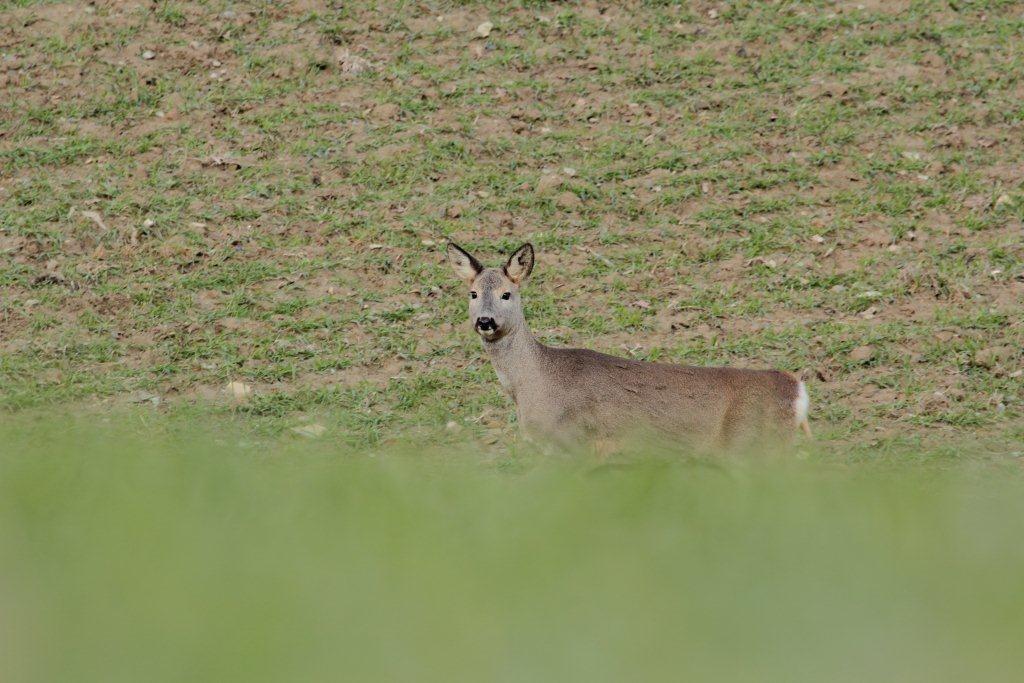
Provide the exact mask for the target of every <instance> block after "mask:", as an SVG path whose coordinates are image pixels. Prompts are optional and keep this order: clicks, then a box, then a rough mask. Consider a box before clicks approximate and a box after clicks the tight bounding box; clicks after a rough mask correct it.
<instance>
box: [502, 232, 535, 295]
mask: <svg viewBox="0 0 1024 683" xmlns="http://www.w3.org/2000/svg"><path fill="white" fill-rule="evenodd" d="M531 270H533V245H532V244H530V243H529V242H527V243H526V244H524V245H523V246H521V247H519V248H518V249H516V250H515V252H513V253H512V255H511V256H509V257H508V263H506V264H505V275H508V279H509V280H512V282H514V283H516V284H517V285H518V284H520V283H522V282H523V280H525V279H526V278H527V277H529V275H530V271H531Z"/></svg>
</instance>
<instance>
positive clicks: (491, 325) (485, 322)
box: [476, 318, 498, 332]
mask: <svg viewBox="0 0 1024 683" xmlns="http://www.w3.org/2000/svg"><path fill="white" fill-rule="evenodd" d="M476 329H478V330H483V331H484V332H486V331H488V330H496V329H498V325H497V324H496V323H495V322H494V318H477V319H476Z"/></svg>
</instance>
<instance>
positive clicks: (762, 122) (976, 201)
mask: <svg viewBox="0 0 1024 683" xmlns="http://www.w3.org/2000/svg"><path fill="white" fill-rule="evenodd" d="M376 7H377V4H376V3H366V4H360V3H343V4H341V5H340V6H339V7H332V8H326V7H324V6H323V5H322V4H320V3H311V2H295V3H251V4H242V3H233V4H230V5H228V4H224V3H219V2H215V3H183V2H181V3H179V2H160V3H137V4H134V3H121V2H116V3H114V2H102V1H101V2H96V3H94V4H85V3H35V2H26V1H24V0H21V1H19V2H14V3H6V4H5V5H4V8H3V9H2V10H0V11H2V17H3V21H2V22H0V25H2V28H0V45H2V48H0V51H2V55H0V86H2V87H3V92H4V94H5V97H4V98H3V99H2V101H0V253H2V254H3V260H2V261H0V283H2V290H0V292H2V293H0V383H2V385H3V387H4V389H3V392H2V394H0V403H2V405H3V406H4V407H5V408H7V409H8V410H17V409H23V408H28V407H53V406H68V405H75V406H83V405H85V406H93V405H95V404H97V402H99V405H100V406H101V407H102V408H103V409H105V408H106V407H107V406H109V405H110V404H111V403H114V404H123V403H126V402H132V401H134V402H139V403H143V404H146V405H148V404H156V406H157V408H156V409H157V410H159V411H167V412H171V413H175V412H184V413H186V414H188V413H189V412H190V411H192V412H194V413H206V412H208V411H209V410H210V409H211V408H213V410H214V411H215V412H219V413H221V414H223V415H233V414H235V413H237V412H240V413H241V414H242V415H243V416H250V417H253V418H255V419H256V420H257V422H258V424H260V425H262V426H263V427H264V428H266V429H267V430H269V431H271V432H276V431H282V430H286V429H288V428H291V427H295V426H300V427H301V426H302V425H304V424H307V423H306V422H303V421H302V420H304V419H307V420H309V419H315V420H318V422H316V423H315V424H316V425H317V426H321V425H322V426H323V427H325V428H326V432H318V433H325V434H326V437H328V438H332V439H343V440H348V441H350V442H351V443H358V444H365V443H378V442H380V441H382V440H385V439H389V438H395V437H398V438H418V437H419V436H421V435H422V434H424V433H425V434H430V435H433V436H436V437H438V438H443V435H444V434H450V433H451V431H445V429H444V426H445V425H446V424H447V423H449V422H453V423H454V425H455V426H454V427H453V430H454V429H457V430H459V431H458V434H459V436H458V438H459V439H463V438H465V437H466V436H467V435H471V436H473V437H475V438H478V439H480V440H481V441H482V442H485V443H486V442H492V443H493V442H496V441H498V440H499V438H500V437H501V436H502V435H503V434H509V433H511V430H512V427H511V426H509V424H508V423H509V420H510V419H511V417H512V416H511V410H510V408H509V405H508V403H507V402H506V400H505V399H504V398H503V397H502V396H501V395H500V393H499V390H498V388H497V384H496V382H495V381H494V378H493V373H492V371H491V369H490V368H489V367H488V366H487V365H486V364H485V363H482V362H481V361H480V355H481V354H480V350H479V348H478V345H477V342H476V341H475V340H474V339H472V338H471V336H470V335H469V334H468V333H467V332H466V330H464V329H463V327H462V324H463V318H464V312H463V311H464V302H463V301H462V293H461V290H460V289H459V288H458V287H457V286H456V285H455V283H453V282H452V281H451V278H450V276H449V274H448V273H447V272H446V271H445V269H444V266H443V265H442V254H441V249H440V246H441V245H442V244H443V241H444V240H445V238H446V237H449V236H452V237H455V238H457V239H458V240H459V241H460V242H462V243H464V244H466V246H467V247H470V248H472V249H473V250H474V251H476V252H479V253H481V254H486V253H488V252H490V253H493V254H495V256H497V254H498V252H499V251H503V250H507V249H509V248H511V247H513V246H515V245H517V244H519V243H520V242H522V241H524V240H526V239H529V240H532V241H533V242H534V243H535V244H536V245H537V246H538V250H539V255H540V260H539V264H538V267H537V273H536V274H537V278H536V281H535V282H534V283H533V285H532V286H531V287H530V288H529V291H528V293H527V309H528V315H529V316H530V319H531V322H532V324H533V326H534V328H535V330H536V331H537V332H538V333H540V334H541V336H542V337H543V338H545V339H546V340H548V341H551V342H558V343H568V344H573V345H586V346H590V347H594V348H597V349H601V350H606V351H610V352H614V353H620V354H630V355H633V356H636V357H640V358H646V359H652V360H667V361H678V362H686V363H697V364H724V363H735V364H743V365H774V366H779V367H784V368H789V369H794V370H797V369H808V370H810V371H811V372H812V374H814V375H816V376H817V378H818V379H817V381H816V382H813V383H812V385H811V392H812V399H813V403H812V405H813V414H812V418H813V421H814V423H815V427H816V431H817V432H818V434H819V435H820V437H821V438H823V439H824V440H826V441H835V442H845V443H849V444H853V445H855V446H858V447H862V448H866V447H872V448H873V449H874V452H879V453H880V452H885V450H886V448H888V447H901V446H906V445H913V444H917V443H921V442H923V443H924V444H925V445H928V444H939V443H942V444H947V445H948V444H950V443H960V442H964V441H970V442H971V444H972V447H973V448H974V449H976V450H980V451H981V452H984V451H985V450H986V449H991V450H992V451H993V452H997V453H1005V452H1007V451H1008V450H1010V451H1012V450H1014V449H1016V450H1018V451H1019V443H1020V440H1021V438H1022V437H1024V425H1022V403H1021V401H1022V398H1024V396H1022V392H1021V386H1022V379H1021V371H1022V369H1024V356H1022V351H1021V349H1022V347H1024V327H1022V315H1021V313H1022V304H1021V302H1022V301H1024V228H1022V219H1024V187H1022V184H1021V183H1022V177H1024V176H1022V171H1024V168H1022V165H1021V159H1024V135H1022V120H1024V107H1022V104H1021V103H1022V102H1024V80H1022V75H1024V35H1022V34H1024V16H1022V15H1021V12H1020V6H1019V4H1017V3H1013V2H999V1H992V2H958V3H948V2H884V3H882V2H870V1H865V0H861V2H849V3H847V2H841V3H806V4H805V3H762V2H735V3H728V4H726V3H708V2H694V3H688V4H686V5H685V6H665V5H662V4H661V3H642V4H640V3H636V4H629V5H619V4H614V3H613V4H609V5H607V6H606V5H598V4H594V3H588V2H584V3H580V4H557V5H549V4H546V3H535V2H523V3H520V4H516V5H512V6H506V5H505V4H503V3H490V4H488V5H486V6H481V7H478V8H474V9H471V8H467V7H463V6H461V5H448V4H443V3H442V4H440V5H430V6H429V7H428V6H427V5H424V4H422V3H396V4H395V5H394V6H393V7H389V8H387V9H385V10H381V11H376V9H375V8H376ZM488 24H489V26H488ZM230 382H234V383H235V384H233V385H231V388H227V389H226V387H228V386H229V383H230ZM240 387H241V388H240ZM314 431H316V430H314ZM1007 444H1011V446H1009V447H1008V446H1007ZM1012 444H1016V446H1012Z"/></svg>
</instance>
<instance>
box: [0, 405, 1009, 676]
mask: <svg viewBox="0 0 1024 683" xmlns="http://www.w3.org/2000/svg"><path fill="white" fill-rule="evenodd" d="M0 444H2V446H0V473H2V475H0V595H2V602H3V610H2V613H0V632H2V633H3V637H2V638H0V657H2V659H3V661H4V678H5V680H7V681H12V682H16V683H21V682H23V681H24V682H28V681H56V680H75V681H82V682H88V681H104V682H105V683H110V682H116V681H138V680H146V681H153V682H154V683H155V682H158V681H180V680H185V679H187V680H192V681H206V680H209V681H232V680H239V681H263V680H266V681H283V680H320V679H324V678H332V679H337V678H341V679H344V680H443V681H463V680H465V681H479V680H492V681H521V680H560V681H575V680H581V681H584V680H585V681H621V680H624V679H634V680H636V679H639V680H665V681H669V680H671V681H676V680H680V679H693V678H697V679H700V680H723V681H787V682H792V681H821V680H829V681H863V680H880V679H881V680H901V681H960V680H975V681H997V680H1006V676H1007V674H1008V672H1012V671H1016V670H1019V668H1020V667H1021V666H1022V665H1024V661H1022V659H1021V654H1020V648H1018V647H1017V641H1018V640H1019V634H1020V633H1021V630H1022V629H1024V599H1022V597H1021V595H1020V591H1019V583H1020V576H1021V575H1022V572H1024V551H1022V548H1021V544H1020V543H1019V539H1020V538H1021V534H1022V533H1024V521H1022V520H1024V488H1022V487H1024V479H1021V477H1020V476H1019V473H1018V472H1015V471H1014V467H1013V466H1011V465H1005V466H1002V467H1000V468H998V469H995V470H993V469H989V468H985V469H978V468H977V467H976V466H955V467H949V466H947V467H943V468H937V467H936V466H934V465H931V466H926V467H914V468H911V467H908V466H907V465H906V464H903V465H895V464H892V463H896V462H903V463H906V462H908V461H910V460H912V459H913V457H915V456H914V454H913V453H912V452H907V453H903V454H902V455H901V456H900V457H898V458H897V457H893V459H892V460H891V461H890V464H889V465H886V466H862V465H861V466H856V467H855V468H854V469H850V468H849V467H848V466H837V465H836V464H834V460H832V459H830V458H822V457H821V456H820V455H811V457H810V458H809V459H808V460H805V461H789V462H769V463H765V462H763V461H760V462H759V461H756V460H755V461H747V460H737V461H730V462H711V461H703V460H696V461H692V460H683V461H680V460H672V461H663V460H644V461H641V462H639V463H637V464H634V465H633V466H631V467H626V468H612V469H602V468H594V466H593V463H588V462H576V461H560V462H553V461H550V460H543V459H538V458H537V456H535V455H533V454H530V453H528V452H523V451H519V452H518V453H515V454H511V455H507V456H504V457H502V458H499V459H497V460H489V461H482V460H481V459H480V457H479V454H478V453H475V452H469V451H464V450H460V449H458V448H455V449H453V450H447V451H445V450H441V449H436V450H433V451H424V450H423V449H422V448H420V449H417V450H416V451H415V452H414V451H412V450H410V449H408V448H407V447H403V446H399V445H396V446H393V447H390V448H386V449H383V450H381V449H373V450H367V449H365V448H361V449H350V448H347V447H344V446H339V445H334V444H333V443H331V442H324V441H319V442H310V441H307V440H303V439H300V438H299V437H288V438H266V437H261V436H259V435H258V434H253V433H252V432H251V431H249V430H247V429H246V428H245V427H244V426H241V427H239V428H224V427H223V426H220V427H217V426H215V425H213V424H211V423H208V422H202V421H195V420H189V421H185V420H179V421H173V420H172V421H167V420H163V419H157V420H154V419H153V418H152V416H151V415H147V414H145V413H138V412H136V413H127V414H118V415H116V416H111V418H108V419H95V420H90V421H86V420H78V421H71V422H68V421H61V422H58V421H56V420H54V419H53V418H43V417H39V416H36V417H34V418H31V419H29V418H23V419H19V420H17V421H14V422H13V423H8V424H7V425H5V426H3V427H2V428H0ZM918 455H919V456H920V455H923V454H918ZM924 459H925V460H929V461H931V462H933V463H934V462H936V461H937V459H938V460H941V459H942V457H941V456H939V455H937V454H933V455H930V456H927V457H925V458H924ZM1018 469H1019V468H1018ZM1008 475H1009V476H1008Z"/></svg>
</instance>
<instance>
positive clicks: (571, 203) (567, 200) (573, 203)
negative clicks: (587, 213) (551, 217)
mask: <svg viewBox="0 0 1024 683" xmlns="http://www.w3.org/2000/svg"><path fill="white" fill-rule="evenodd" d="M582 203H583V202H582V200H581V199H580V198H579V197H577V196H576V193H575V192H562V193H561V194H559V195H558V196H557V197H555V206H557V207H558V208H560V209H575V208H578V207H579V206H580V204H582Z"/></svg>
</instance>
